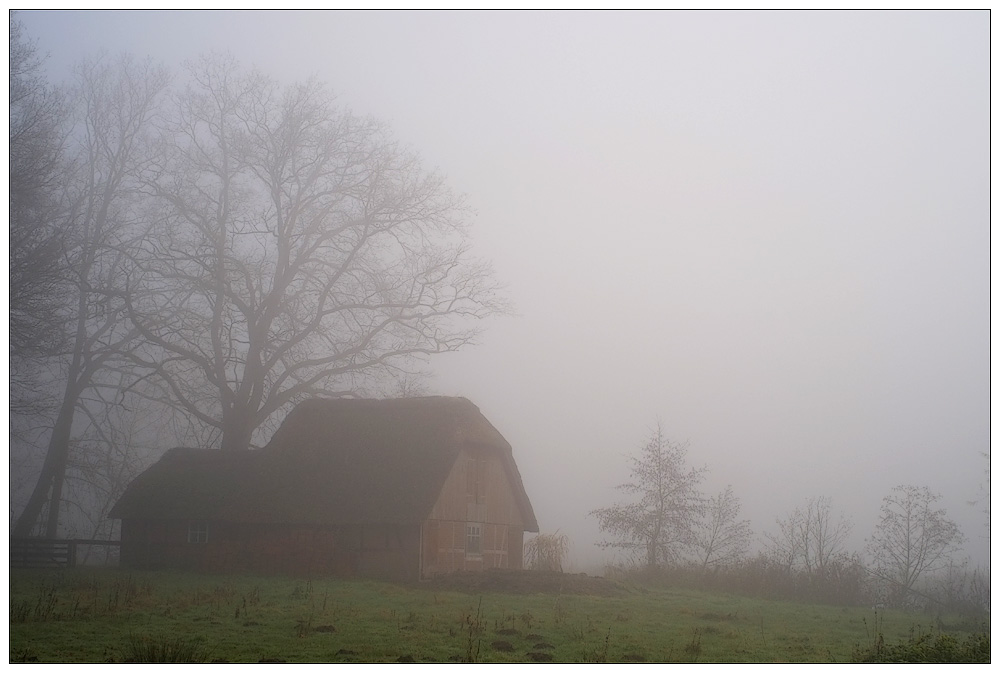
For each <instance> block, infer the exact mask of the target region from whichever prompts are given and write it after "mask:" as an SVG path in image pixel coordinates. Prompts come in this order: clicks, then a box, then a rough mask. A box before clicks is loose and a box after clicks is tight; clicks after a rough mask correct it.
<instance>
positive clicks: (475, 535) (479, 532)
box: [465, 521, 483, 556]
mask: <svg viewBox="0 0 1000 673" xmlns="http://www.w3.org/2000/svg"><path fill="white" fill-rule="evenodd" d="M482 553H483V524H481V523H473V522H472V521H470V522H468V523H466V524H465V555H466V556H480V555H481V554H482Z"/></svg>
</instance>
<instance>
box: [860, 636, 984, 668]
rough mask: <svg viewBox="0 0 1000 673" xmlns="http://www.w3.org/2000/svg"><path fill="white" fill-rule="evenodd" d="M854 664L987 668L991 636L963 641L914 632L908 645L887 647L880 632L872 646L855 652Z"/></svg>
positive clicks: (906, 642) (971, 637)
mask: <svg viewBox="0 0 1000 673" xmlns="http://www.w3.org/2000/svg"><path fill="white" fill-rule="evenodd" d="M853 661H854V662H855V663H862V664H907V663H910V664H988V663H990V634H989V632H987V631H986V630H985V629H983V630H982V631H980V632H978V633H972V634H969V635H967V636H966V637H965V638H964V639H962V638H956V637H955V636H952V635H950V634H947V633H938V634H937V635H934V634H933V633H931V632H930V631H926V632H913V633H911V634H910V637H909V638H907V639H906V640H905V641H901V642H899V643H897V644H895V645H887V644H885V641H884V639H883V637H882V634H881V632H880V633H878V635H877V636H876V638H875V639H874V642H873V643H872V644H871V645H870V646H868V647H866V648H860V647H859V648H856V649H855V650H854V657H853Z"/></svg>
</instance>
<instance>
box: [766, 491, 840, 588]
mask: <svg viewBox="0 0 1000 673" xmlns="http://www.w3.org/2000/svg"><path fill="white" fill-rule="evenodd" d="M777 524H778V533H777V534H773V533H767V534H765V537H766V538H767V540H768V543H769V551H770V555H771V557H772V558H773V559H775V560H776V561H778V562H779V563H780V564H781V565H783V566H785V567H786V568H787V569H789V570H791V569H792V568H793V567H795V566H796V565H798V566H800V567H801V569H803V570H804V571H805V572H806V573H808V574H810V575H819V576H821V577H823V576H825V575H826V572H827V569H828V568H829V566H830V563H831V562H832V561H834V560H836V559H838V558H840V557H842V556H843V555H844V551H845V550H844V544H845V543H846V542H847V538H848V536H849V535H850V533H851V529H852V527H853V526H852V524H851V521H850V520H849V519H847V518H846V517H844V515H843V514H841V515H839V516H834V514H833V511H832V505H831V500H830V498H829V497H826V496H819V497H814V498H810V499H809V500H807V501H806V504H805V507H800V508H796V509H795V511H793V512H792V513H791V514H790V515H788V516H787V517H785V518H783V519H778V520H777Z"/></svg>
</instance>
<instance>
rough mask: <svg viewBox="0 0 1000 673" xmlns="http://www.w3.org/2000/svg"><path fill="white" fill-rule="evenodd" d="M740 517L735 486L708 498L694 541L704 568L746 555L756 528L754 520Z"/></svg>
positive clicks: (721, 564) (697, 554)
mask: <svg viewBox="0 0 1000 673" xmlns="http://www.w3.org/2000/svg"><path fill="white" fill-rule="evenodd" d="M739 516H740V499H739V498H737V497H736V494H734V493H733V487H732V486H727V487H726V488H725V490H724V491H722V492H721V493H719V494H718V495H716V496H715V497H713V498H711V499H709V500H708V502H707V504H706V507H705V513H704V515H703V516H702V519H701V521H700V522H699V525H698V527H697V528H696V529H695V535H694V543H693V549H694V551H695V554H696V558H697V561H698V564H699V565H700V566H701V567H702V569H707V568H712V567H717V566H723V565H728V564H730V563H733V562H734V561H737V560H739V559H741V558H743V557H744V556H746V554H747V551H748V550H749V549H750V541H751V539H752V538H753V531H752V530H751V528H750V522H749V521H748V520H746V519H740V518H739Z"/></svg>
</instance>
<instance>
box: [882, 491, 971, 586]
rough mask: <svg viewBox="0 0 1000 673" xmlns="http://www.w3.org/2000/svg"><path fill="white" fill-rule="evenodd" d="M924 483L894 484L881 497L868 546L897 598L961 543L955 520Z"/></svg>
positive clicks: (947, 558)
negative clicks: (893, 486)
mask: <svg viewBox="0 0 1000 673" xmlns="http://www.w3.org/2000/svg"><path fill="white" fill-rule="evenodd" d="M940 499H941V496H940V495H938V494H936V493H933V492H931V490H930V489H928V488H927V487H926V486H897V487H896V488H894V489H892V492H891V493H890V494H889V495H887V496H886V497H885V498H883V499H882V514H881V517H880V518H879V522H878V525H877V526H876V527H875V533H874V535H872V538H871V540H869V542H868V550H869V552H870V553H871V555H872V556H873V557H874V559H875V564H876V567H877V568H878V571H879V573H880V575H881V576H882V577H884V578H886V579H887V580H889V581H890V582H892V588H893V591H892V593H893V594H894V595H895V598H896V600H897V601H901V600H905V599H906V597H907V596H908V595H909V593H910V592H911V591H912V590H913V588H914V585H915V584H916V583H917V580H919V579H920V578H921V577H922V576H924V575H926V574H928V573H932V572H934V571H936V570H940V569H941V568H944V567H946V566H947V565H948V564H949V563H950V562H951V557H952V554H954V553H955V552H957V551H958V550H959V549H960V548H961V545H962V542H963V536H962V533H961V531H960V530H959V528H958V525H957V524H955V522H954V521H952V520H951V519H949V518H948V516H947V513H946V512H945V510H943V509H937V508H936V503H937V501H938V500H940Z"/></svg>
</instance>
